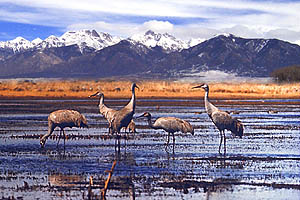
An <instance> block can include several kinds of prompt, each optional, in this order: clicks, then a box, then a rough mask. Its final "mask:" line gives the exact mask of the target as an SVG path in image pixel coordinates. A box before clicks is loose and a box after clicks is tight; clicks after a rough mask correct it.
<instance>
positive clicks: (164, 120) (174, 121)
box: [138, 112, 194, 146]
mask: <svg viewBox="0 0 300 200" xmlns="http://www.w3.org/2000/svg"><path fill="white" fill-rule="evenodd" d="M140 117H146V118H147V120H148V125H149V127H150V128H153V129H163V130H165V131H166V132H167V133H168V141H167V146H168V144H169V140H170V139H169V138H170V133H172V135H173V145H174V144H175V136H174V133H175V132H182V133H188V132H190V133H191V134H192V135H194V128H193V126H192V125H191V124H190V123H189V122H187V121H185V120H182V119H179V118H176V117H160V118H158V119H156V121H155V122H154V123H153V124H152V121H151V117H152V116H151V114H150V113H149V112H145V113H144V114H142V115H141V116H139V117H138V118H140Z"/></svg>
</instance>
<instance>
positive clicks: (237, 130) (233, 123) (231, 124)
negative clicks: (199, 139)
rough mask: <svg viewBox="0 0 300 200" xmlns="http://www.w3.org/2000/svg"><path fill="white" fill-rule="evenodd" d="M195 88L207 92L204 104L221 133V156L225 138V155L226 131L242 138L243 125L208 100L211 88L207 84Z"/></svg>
mask: <svg viewBox="0 0 300 200" xmlns="http://www.w3.org/2000/svg"><path fill="white" fill-rule="evenodd" d="M194 88H202V89H204V90H205V96H204V104H205V110H206V112H207V114H208V116H209V117H210V119H211V120H212V122H213V123H214V124H215V126H216V127H217V128H218V130H219V131H220V136H221V138H220V145H219V154H221V145H222V141H223V137H224V154H225V153H226V137H225V129H227V130H229V131H231V132H232V133H233V134H234V135H235V136H240V138H242V136H243V133H244V126H243V124H242V123H241V122H240V121H239V120H238V119H236V118H233V117H231V116H230V115H229V114H228V112H224V111H221V110H220V109H218V108H217V107H216V106H214V105H213V104H212V103H211V102H210V101H209V98H208V93H209V87H208V85H207V84H202V85H199V86H195V87H193V89H194Z"/></svg>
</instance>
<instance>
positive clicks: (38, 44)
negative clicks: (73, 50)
mask: <svg viewBox="0 0 300 200" xmlns="http://www.w3.org/2000/svg"><path fill="white" fill-rule="evenodd" d="M120 41H121V38H119V37H113V36H111V35H110V34H108V33H97V32H96V31H95V30H92V31H91V30H79V31H68V32H66V33H64V34H63V35H62V36H60V37H56V36H54V35H51V36H49V37H48V38H46V39H45V40H41V39H40V38H36V39H34V40H33V41H31V42H30V41H28V40H26V39H24V38H22V37H17V38H16V39H14V40H10V41H6V42H0V48H2V49H7V50H12V52H13V53H19V52H21V51H24V50H27V49H32V48H38V49H45V48H52V47H63V46H71V45H78V47H79V49H80V51H81V52H83V51H84V48H85V47H88V48H92V49H94V50H101V49H103V48H105V47H108V46H111V45H114V44H117V43H118V42H120Z"/></svg>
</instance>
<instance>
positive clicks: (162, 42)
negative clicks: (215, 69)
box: [129, 30, 189, 52]
mask: <svg viewBox="0 0 300 200" xmlns="http://www.w3.org/2000/svg"><path fill="white" fill-rule="evenodd" d="M129 40H131V41H134V42H137V43H141V44H144V45H145V46H147V47H148V48H153V47H156V46H160V47H162V48H163V49H164V50H165V51H166V52H174V51H181V50H182V49H186V48H188V47H189V45H188V43H187V42H185V41H183V40H180V39H177V38H175V37H174V36H172V35H170V34H168V33H164V34H161V33H155V32H154V31H152V30H148V31H147V32H145V34H136V35H133V36H132V37H130V38H129Z"/></svg>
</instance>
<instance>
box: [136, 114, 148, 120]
mask: <svg viewBox="0 0 300 200" xmlns="http://www.w3.org/2000/svg"><path fill="white" fill-rule="evenodd" d="M141 117H147V119H151V114H150V113H149V112H144V113H143V114H142V115H140V116H138V117H136V118H141Z"/></svg>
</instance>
